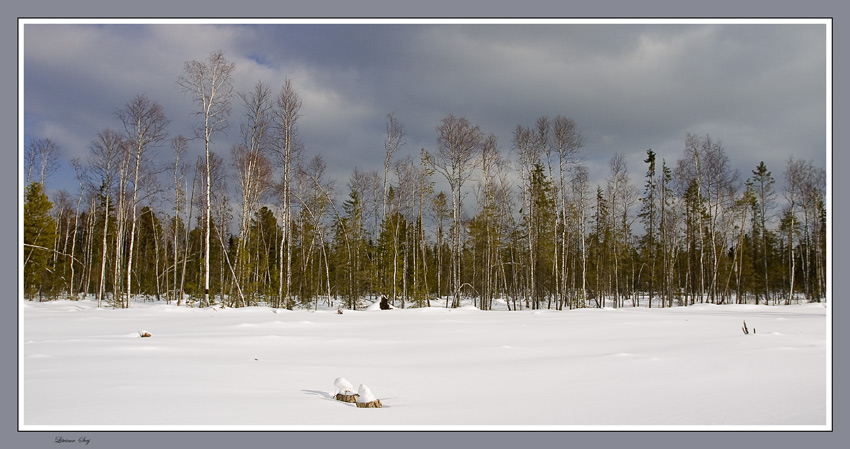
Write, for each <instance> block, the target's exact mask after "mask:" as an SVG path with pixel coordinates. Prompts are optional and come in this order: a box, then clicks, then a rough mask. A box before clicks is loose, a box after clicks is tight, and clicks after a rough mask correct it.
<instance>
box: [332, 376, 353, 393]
mask: <svg viewBox="0 0 850 449" xmlns="http://www.w3.org/2000/svg"><path fill="white" fill-rule="evenodd" d="M340 393H342V394H349V393H351V394H353V393H354V385H351V382H349V381H348V380H347V379H346V378H344V377H337V378H336V379H334V396H336V395H338V394H340Z"/></svg>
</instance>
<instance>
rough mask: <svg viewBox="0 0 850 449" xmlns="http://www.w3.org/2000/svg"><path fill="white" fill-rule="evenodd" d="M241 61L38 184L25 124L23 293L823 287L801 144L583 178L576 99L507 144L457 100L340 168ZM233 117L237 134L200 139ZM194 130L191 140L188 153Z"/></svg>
mask: <svg viewBox="0 0 850 449" xmlns="http://www.w3.org/2000/svg"><path fill="white" fill-rule="evenodd" d="M234 68H235V66H234V64H233V63H231V62H229V61H227V59H226V58H225V57H224V55H223V54H222V53H221V52H216V53H212V54H210V55H209V56H208V57H207V58H206V59H204V60H197V61H188V62H186V63H185V65H184V72H183V75H182V76H180V78H179V79H178V80H177V84H178V86H180V88H181V89H182V91H184V92H185V93H187V94H188V95H190V96H191V97H192V98H193V99H194V100H195V105H196V107H197V111H196V112H197V121H196V127H195V130H196V135H195V136H193V137H194V138H193V139H189V138H187V137H185V136H175V137H170V136H168V134H167V128H168V126H169V120H168V118H167V117H166V116H165V114H164V112H163V109H162V107H161V106H160V105H159V104H158V103H156V102H155V101H153V100H152V99H150V98H148V97H147V96H145V95H141V94H140V95H136V96H135V97H133V98H131V99H130V101H128V102H127V104H126V105H124V106H123V107H120V108H118V109H117V110H116V112H115V116H116V117H117V119H118V121H119V122H120V123H121V124H122V125H123V126H122V128H121V129H113V128H104V129H103V130H102V131H101V132H99V133H98V135H97V136H94V138H93V140H92V142H91V144H90V146H89V154H88V157H87V159H86V160H81V159H75V160H73V161H70V162H71V165H72V166H73V168H74V170H75V172H76V175H77V181H78V188H77V189H76V190H75V191H67V190H58V191H56V193H55V194H54V195H53V197H52V198H48V196H47V195H46V193H45V184H46V183H47V181H48V179H49V177H50V175H51V174H52V173H53V172H55V170H56V168H57V167H58V164H60V160H61V154H60V149H59V148H58V146H57V145H56V144H55V143H54V142H53V141H51V140H50V139H47V138H31V139H30V140H29V142H28V143H27V145H26V146H25V151H24V170H25V173H24V176H25V191H24V217H23V225H24V242H23V244H24V248H23V258H24V260H23V261H22V262H23V270H24V295H25V297H26V298H28V299H38V300H50V299H55V298H60V297H69V298H72V299H76V298H80V297H82V296H84V295H91V296H93V297H96V298H97V300H98V303H99V305H102V304H107V305H111V306H114V307H129V306H130V299H131V298H132V297H134V296H138V295H141V296H143V297H145V298H150V299H155V300H163V301H168V302H171V301H174V302H175V303H176V304H178V305H182V304H185V303H188V304H198V305H201V306H207V305H211V304H216V303H218V304H223V305H227V306H231V307H241V306H248V305H258V304H266V305H270V306H273V307H286V308H296V307H301V308H315V307H318V306H319V305H320V304H322V303H326V304H328V305H329V306H331V305H332V306H340V307H347V308H357V307H362V306H363V305H365V304H366V303H367V300H368V299H369V298H374V297H377V296H381V295H385V296H387V297H388V298H389V299H390V301H391V302H392V303H393V304H395V306H396V307H422V306H429V305H431V303H432V301H445V303H444V305H445V306H446V307H457V306H459V305H460V303H461V299H462V298H472V299H473V301H474V303H475V305H476V306H478V307H479V308H481V309H490V308H491V307H492V305H493V303H494V301H495V300H504V301H505V302H506V304H507V307H508V308H509V309H510V310H519V309H522V308H535V309H536V308H554V309H559V310H560V309H564V308H570V309H571V308H582V307H603V306H613V307H623V306H625V305H627V304H628V305H633V306H641V305H645V306H649V307H658V306H660V307H672V306H676V305H691V304H695V303H704V302H709V303H716V304H723V303H726V304H728V303H761V304H787V303H791V302H792V301H797V300H800V299H804V300H809V301H821V300H823V299H824V298H825V296H826V273H827V266H826V249H827V244H828V243H827V241H826V240H827V239H826V236H827V230H826V225H827V221H826V220H827V219H826V203H825V196H826V191H825V190H826V174H825V171H824V169H822V168H819V167H816V166H814V165H813V163H812V162H810V161H805V160H798V159H794V158H793V157H791V158H789V159H787V161H786V165H785V167H783V169H784V171H783V172H782V174H779V175H774V174H773V173H772V172H771V171H770V170H769V169H768V167H766V166H765V164H764V163H763V162H762V163H761V164H759V165H758V166H756V167H753V169H752V171H751V172H749V173H747V174H746V175H745V176H742V175H741V174H740V173H738V172H736V171H735V170H734V169H733V168H732V167H731V163H730V161H729V158H728V155H727V154H726V149H725V147H724V145H723V144H722V142H721V141H720V140H718V139H715V138H713V137H711V136H709V135H705V136H700V135H695V134H688V135H686V136H685V139H684V151H683V154H682V157H681V159H679V160H677V161H671V162H670V163H669V164H668V162H667V161H666V160H663V159H662V160H660V161H659V160H657V158H656V154H655V153H654V152H653V151H652V150H651V149H649V150H646V153H645V154H646V159H645V160H644V163H645V164H646V165H645V166H643V167H642V168H641V171H642V174H641V175H639V176H634V177H633V176H632V175H631V174H630V172H629V168H628V167H627V165H626V162H625V157H624V155H623V154H617V155H615V156H613V157H612V158H611V159H610V161H609V164H608V169H609V172H608V176H607V177H606V178H605V180H604V183H602V184H598V185H591V182H590V180H589V177H588V167H587V165H586V164H585V163H584V162H583V161H582V155H581V148H582V147H583V136H582V133H581V131H580V129H579V127H578V125H577V124H576V123H575V121H574V120H573V119H571V118H569V117H566V116H563V115H559V116H557V117H554V118H548V117H540V118H538V119H537V120H536V121H534V122H533V123H532V124H530V125H528V126H523V125H518V126H517V127H516V128H515V129H514V130H513V133H512V141H511V146H510V149H509V150H506V149H503V148H501V147H500V145H499V143H498V142H497V139H496V137H495V135H493V134H487V133H485V132H484V131H482V130H481V129H480V128H479V127H478V126H476V125H474V124H472V123H471V122H470V121H469V120H468V119H467V118H466V117H462V116H461V117H459V116H455V115H452V114H449V115H446V116H445V117H444V118H443V119H442V120H441V121H440V123H439V124H438V125H437V127H436V128H435V131H436V142H437V145H436V147H435V148H434V149H431V150H427V149H424V148H423V149H421V150H420V151H419V155H418V157H412V156H407V157H400V156H398V152H399V150H400V149H401V148H402V147H403V146H404V145H405V130H404V124H403V123H402V122H401V121H400V120H399V119H398V118H397V117H396V116H395V115H394V114H390V115H388V116H387V125H386V138H385V139H384V143H383V150H382V152H383V153H384V155H385V158H384V165H383V170H382V171H378V170H374V171H360V170H357V169H355V170H354V171H353V173H352V174H351V176H350V177H349V179H348V180H347V181H346V182H344V183H341V182H338V180H335V179H329V177H328V176H327V174H326V173H325V170H326V164H325V161H324V159H323V157H322V156H320V155H317V156H313V157H307V155H306V152H305V151H304V146H305V144H304V142H302V141H301V140H300V138H299V135H298V127H297V124H298V119H299V117H300V108H301V98H300V96H299V95H298V93H297V92H296V90H295V89H294V87H293V85H292V83H291V82H290V81H289V80H286V81H285V82H284V83H283V85H282V87H281V88H280V90H279V91H273V89H272V88H271V87H270V86H269V85H267V84H266V83H264V82H257V83H256V84H255V85H254V87H253V89H251V90H250V91H247V92H235V91H234V88H233V80H232V74H233V71H234ZM228 126H230V127H234V128H238V130H239V133H240V136H241V142H240V143H239V144H236V145H234V146H233V147H232V148H231V149H230V152H229V154H224V155H222V154H217V153H215V152H213V151H211V150H210V143H211V142H214V141H215V139H216V138H219V136H220V135H221V132H222V131H223V130H224V129H225V128H227V127H228ZM198 142H203V144H204V154H203V155H202V156H200V157H199V158H198V159H197V160H187V159H188V157H187V156H186V155H187V153H188V148H189V145H190V144H197V143H198ZM166 155H168V156H166ZM163 160H170V162H168V163H163V162H162V161H163ZM779 177H781V178H779ZM777 178H779V179H782V180H783V181H784V184H783V187H782V188H781V189H778V188H777V187H776V185H775V184H776V180H777ZM437 181H440V183H441V184H442V185H446V186H448V189H447V190H446V191H436V189H435V185H437ZM642 302H643V303H642Z"/></svg>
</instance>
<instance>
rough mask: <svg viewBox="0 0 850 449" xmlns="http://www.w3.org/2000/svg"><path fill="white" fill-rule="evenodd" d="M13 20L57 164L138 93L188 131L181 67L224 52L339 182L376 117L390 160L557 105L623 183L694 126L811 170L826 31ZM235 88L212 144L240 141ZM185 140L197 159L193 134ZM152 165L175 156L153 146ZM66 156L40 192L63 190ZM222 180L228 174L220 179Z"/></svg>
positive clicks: (242, 87)
mask: <svg viewBox="0 0 850 449" xmlns="http://www.w3.org/2000/svg"><path fill="white" fill-rule="evenodd" d="M23 29H24V31H23V38H24V39H23V53H22V55H23V67H24V71H23V75H24V76H23V78H22V79H23V90H22V92H23V105H24V122H23V124H24V141H27V140H28V139H29V138H44V137H46V138H50V139H52V140H54V141H55V142H56V143H58V144H59V146H60V147H61V151H62V152H63V159H64V160H66V161H67V160H70V159H71V158H73V157H80V158H82V159H83V160H85V158H86V157H87V155H88V151H89V150H88V148H89V144H90V142H91V141H92V140H94V139H95V137H96V135H97V133H98V132H99V131H100V130H102V129H104V128H110V127H111V128H115V129H122V128H121V124H120V122H119V121H118V120H117V118H116V117H115V114H114V111H115V110H116V109H117V108H120V107H122V106H124V105H125V104H126V103H127V102H128V101H129V100H130V99H131V98H133V97H134V96H135V95H137V94H145V95H147V96H148V97H150V98H151V99H152V100H154V101H156V102H158V103H160V104H161V105H162V106H163V107H164V110H165V113H166V114H167V116H168V118H169V119H170V120H171V125H170V128H169V132H170V134H171V135H172V136H174V135H177V134H184V135H186V136H192V135H193V131H192V127H193V126H194V125H195V124H196V123H197V117H196V116H195V115H194V112H195V107H194V105H193V102H192V98H191V97H190V96H188V95H187V94H184V93H183V92H181V90H180V88H179V87H178V86H177V84H176V80H177V78H178V77H179V76H180V75H181V74H182V73H183V67H184V62H186V61H189V60H202V59H204V58H206V57H207V55H209V54H210V53H211V52H213V51H216V50H219V49H220V50H223V52H224V54H225V57H226V58H228V59H229V60H230V61H232V62H234V63H235V64H236V72H235V74H234V82H235V88H236V90H238V91H247V90H248V89H250V88H251V87H252V86H253V85H254V84H255V83H256V82H257V81H261V80H262V81H264V82H266V83H267V84H269V85H270V86H271V87H272V88H273V89H275V90H279V89H280V87H281V86H282V84H283V82H284V80H285V79H286V78H289V79H291V80H292V83H293V86H294V88H295V90H296V91H297V92H298V94H299V95H300V96H301V97H302V100H303V107H302V113H303V115H302V117H301V119H300V121H299V135H300V138H301V140H302V141H303V143H304V147H305V151H306V154H307V156H308V157H309V156H312V155H314V154H321V155H323V156H324V157H325V159H326V160H327V162H328V173H329V174H331V175H332V176H334V177H335V178H336V179H337V183H338V184H341V185H344V184H345V182H346V181H347V179H348V177H349V176H350V174H351V172H352V170H353V168H355V167H356V168H358V169H360V170H363V171H367V170H381V169H382V163H383V140H384V137H385V134H386V117H387V114H389V113H394V114H395V115H396V117H397V118H398V119H399V120H401V122H402V123H403V124H404V126H405V129H406V133H407V138H406V141H407V142H406V145H405V146H404V147H403V148H402V150H401V152H400V156H404V155H407V154H410V155H418V153H419V149H420V148H423V147H424V148H426V149H429V150H433V149H434V148H435V147H436V142H437V134H436V131H435V128H436V126H437V125H438V123H439V121H440V119H441V118H443V117H444V116H446V115H447V114H450V113H451V114H455V115H459V116H465V117H467V118H468V119H469V120H470V121H471V122H472V123H473V124H475V125H478V126H480V128H481V129H482V131H484V132H485V133H487V134H489V133H494V134H495V135H496V136H497V138H498V142H499V146H500V149H501V150H502V152H503V154H506V153H508V152H509V151H510V150H511V133H512V132H513V130H514V129H515V128H516V126H517V125H524V126H531V125H533V124H534V122H535V121H536V119H537V118H538V117H540V116H544V115H545V116H549V117H554V116H556V115H558V114H562V115H566V116H569V117H572V118H573V119H574V120H575V121H576V123H577V124H578V126H579V128H580V129H581V131H582V133H583V134H584V136H585V146H584V148H583V149H582V155H583V158H584V160H585V162H586V163H587V164H588V166H589V167H590V169H591V171H590V174H591V178H592V180H593V181H594V182H603V179H604V177H605V176H606V175H607V170H608V168H607V166H608V160H609V159H610V158H611V156H612V155H614V154H615V153H624V154H625V155H626V156H627V162H628V168H629V171H630V173H631V175H632V178H633V179H634V182H635V184H641V183H642V180H641V179H640V178H641V177H642V176H643V173H644V172H645V170H646V167H645V164H644V163H643V162H642V160H643V159H644V158H645V153H646V150H647V149H648V148H652V149H653V150H654V151H656V153H658V154H659V157H660V158H665V159H666V160H667V162H668V164H669V165H671V166H674V165H675V161H676V160H677V159H679V158H681V157H682V154H683V149H684V142H685V135H686V134H687V133H695V134H700V135H705V134H709V135H711V137H712V138H715V139H719V140H721V141H722V142H723V144H724V145H725V147H726V150H727V154H728V155H729V158H730V162H731V163H732V165H733V166H734V167H736V168H737V169H738V170H739V171H740V172H741V174H742V179H743V178H746V177H747V176H749V175H750V172H751V170H753V169H754V168H755V166H756V165H757V164H758V162H759V161H761V160H764V161H765V162H766V164H767V166H768V169H770V170H771V171H772V172H773V174H774V177H776V178H777V181H779V180H780V179H779V178H781V176H782V172H783V170H784V167H785V161H786V160H787V159H788V158H789V157H791V156H793V157H795V158H801V159H808V160H811V161H813V162H814V163H815V165H817V166H821V167H824V168H826V156H827V147H826V145H827V139H826V122H827V115H826V110H827V101H826V100H827V56H826V43H827V32H826V31H827V30H826V26H825V25H824V24H823V23H820V24H817V23H814V24H813V23H782V24H767V23H757V24H753V23H743V22H741V23H725V24H723V23H721V24H718V23H714V24H695V23H687V24H683V23H672V22H671V23H656V24H638V23H614V24H589V23H557V24H543V23H540V22H531V23H510V24H484V23H474V22H473V23H448V24H446V23H442V24H435V23H431V24H413V23H387V22H381V23H371V24H340V23H331V24H315V23H289V24H233V23H227V24H223V23H219V24H197V23H195V24H186V23H177V22H171V23H169V22H166V23H162V24H128V23H121V24H106V23H97V24H56V23H46V24H35V23H28V24H26V25H25V26H24V28H23ZM241 114H242V109H241V105H240V104H239V102H238V101H234V107H233V114H232V116H231V118H232V122H233V123H234V125H233V126H231V128H230V130H229V131H228V132H227V134H226V135H219V136H217V137H215V138H214V139H215V145H214V150H215V151H217V152H219V153H220V154H222V155H224V156H226V157H228V158H229V154H230V148H231V146H232V145H233V144H234V143H236V142H238V141H239V140H240V137H239V131H238V121H239V119H240V116H241ZM192 151H194V152H196V153H197V154H200V152H201V151H202V144H200V143H194V144H193V149H192ZM158 152H159V156H160V158H161V160H162V161H163V162H165V161H169V160H172V155H171V152H170V149H169V148H168V147H167V146H166V147H163V148H161V149H160V150H158ZM75 185H76V183H75V181H74V178H73V171H72V169H71V168H70V164H69V163H68V162H65V163H64V168H63V170H61V171H60V172H58V173H57V174H56V175H55V176H54V177H53V178H51V179H49V180H48V188H49V189H50V188H53V189H55V188H67V189H68V190H70V191H74V189H75ZM231 185H232V182H231Z"/></svg>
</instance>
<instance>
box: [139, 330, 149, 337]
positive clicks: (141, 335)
mask: <svg viewBox="0 0 850 449" xmlns="http://www.w3.org/2000/svg"><path fill="white" fill-rule="evenodd" d="M139 336H140V337H150V336H151V334H150V332H145V331H142V332H140V333H139Z"/></svg>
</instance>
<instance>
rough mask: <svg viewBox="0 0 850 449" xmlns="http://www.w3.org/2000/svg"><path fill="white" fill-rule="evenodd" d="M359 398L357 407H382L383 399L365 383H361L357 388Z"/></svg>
mask: <svg viewBox="0 0 850 449" xmlns="http://www.w3.org/2000/svg"><path fill="white" fill-rule="evenodd" d="M357 390H358V391H357V393H358V396H359V397H358V398H357V403H356V405H357V408H381V407H383V405H381V401H380V400H379V399H378V398H376V397H375V395H374V394H372V390H370V389H369V387H367V386H366V385H364V384H360V388H358V389H357Z"/></svg>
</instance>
